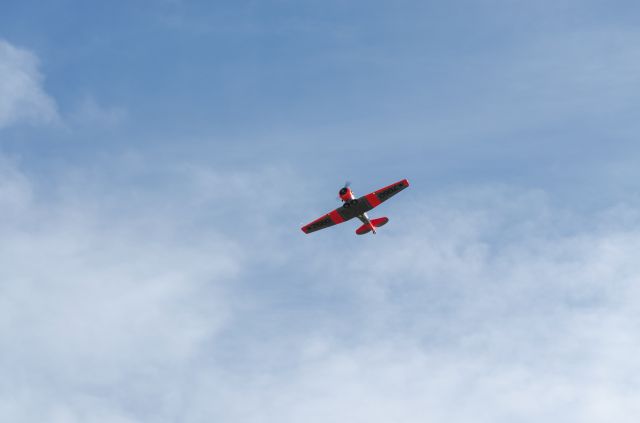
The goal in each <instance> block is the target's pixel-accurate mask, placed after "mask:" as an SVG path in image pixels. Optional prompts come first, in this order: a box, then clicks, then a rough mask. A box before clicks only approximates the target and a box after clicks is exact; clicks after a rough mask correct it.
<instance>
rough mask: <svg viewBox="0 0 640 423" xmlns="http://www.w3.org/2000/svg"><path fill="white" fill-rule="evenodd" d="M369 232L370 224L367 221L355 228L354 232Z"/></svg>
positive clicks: (362, 233)
mask: <svg viewBox="0 0 640 423" xmlns="http://www.w3.org/2000/svg"><path fill="white" fill-rule="evenodd" d="M369 232H371V225H369V224H368V223H365V224H364V225H362V226H360V227H359V228H358V229H356V233H357V234H358V235H364V234H368V233H369Z"/></svg>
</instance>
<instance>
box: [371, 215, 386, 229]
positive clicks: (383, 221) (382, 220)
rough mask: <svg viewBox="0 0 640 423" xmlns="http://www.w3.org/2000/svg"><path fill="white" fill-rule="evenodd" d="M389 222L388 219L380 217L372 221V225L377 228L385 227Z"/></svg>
mask: <svg viewBox="0 0 640 423" xmlns="http://www.w3.org/2000/svg"><path fill="white" fill-rule="evenodd" d="M388 221H389V218H388V217H379V218H377V219H371V224H372V225H373V226H375V227H376V228H379V227H380V226H384V225H385V224H386V223H387V222H388Z"/></svg>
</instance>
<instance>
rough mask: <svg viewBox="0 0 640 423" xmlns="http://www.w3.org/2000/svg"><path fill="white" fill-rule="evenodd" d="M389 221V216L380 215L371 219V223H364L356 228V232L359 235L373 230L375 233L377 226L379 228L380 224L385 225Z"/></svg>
mask: <svg viewBox="0 0 640 423" xmlns="http://www.w3.org/2000/svg"><path fill="white" fill-rule="evenodd" d="M388 221H389V218H387V217H379V218H377V219H371V221H370V222H371V224H369V223H365V224H364V225H362V226H360V227H359V228H358V229H356V234H358V235H364V234H367V233H369V232H371V231H373V233H374V234H375V233H376V230H375V228H379V227H380V226H383V225H385V224H386V223H387V222H388Z"/></svg>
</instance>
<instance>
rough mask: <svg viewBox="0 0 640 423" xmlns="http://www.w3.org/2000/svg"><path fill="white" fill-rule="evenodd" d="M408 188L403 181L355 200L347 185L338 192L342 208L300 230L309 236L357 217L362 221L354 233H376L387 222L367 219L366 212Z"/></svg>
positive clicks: (378, 219)
mask: <svg viewBox="0 0 640 423" xmlns="http://www.w3.org/2000/svg"><path fill="white" fill-rule="evenodd" d="M408 186H409V181H407V180H406V179H403V180H401V181H398V182H396V183H395V184H391V185H389V186H386V187H384V188H380V189H379V190H377V191H374V192H372V193H371V194H367V195H365V196H363V197H360V198H355V196H354V195H353V191H351V188H349V184H348V183H347V184H345V186H344V187H343V188H342V189H341V190H340V192H339V193H338V195H339V196H340V199H341V200H342V201H343V203H344V204H342V207H338V208H337V209H335V210H334V211H332V212H329V213H327V214H325V215H324V216H322V217H321V218H319V219H316V220H314V221H313V222H311V223H309V224H308V225H304V226H303V227H302V228H301V229H302V231H303V232H304V233H306V234H310V233H311V232H315V231H319V230H320V229H324V228H328V227H329V226H333V225H337V224H338V223H342V222H346V221H347V220H350V219H353V218H354V217H357V218H358V219H360V220H361V221H362V226H360V227H359V228H358V229H357V230H356V233H357V234H358V235H364V234H366V233H369V232H373V233H374V234H375V233H376V228H379V227H380V226H382V225H384V224H385V223H387V222H388V221H389V219H388V218H386V217H379V218H377V219H369V216H367V212H368V211H369V210H371V209H373V208H374V207H377V206H378V205H379V204H380V203H382V202H383V201H387V200H388V199H389V198H391V197H393V196H394V195H396V194H397V193H399V192H400V191H402V190H403V189H405V188H406V187H408Z"/></svg>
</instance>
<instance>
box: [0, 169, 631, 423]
mask: <svg viewBox="0 0 640 423" xmlns="http://www.w3.org/2000/svg"><path fill="white" fill-rule="evenodd" d="M110 162H111V168H107V167H105V168H102V169H101V170H99V171H96V170H95V168H93V169H91V170H89V169H75V170H73V172H69V173H68V174H65V175H61V174H57V175H55V176H54V177H53V178H47V179H46V181H45V180H40V179H39V178H37V177H36V176H34V175H30V174H27V173H25V172H24V171H22V170H21V169H20V168H19V167H17V166H16V164H15V163H13V162H12V161H11V160H8V159H5V160H4V161H3V162H2V164H1V166H0V170H1V172H2V175H3V180H4V181H5V182H4V185H2V186H0V190H2V192H3V193H5V194H6V195H3V196H2V197H3V198H6V199H7V201H6V204H5V207H2V208H0V210H1V211H0V217H1V219H0V237H1V239H2V243H1V244H0V292H1V295H0V343H1V345H0V347H1V349H2V351H3V354H2V358H1V359H0V371H1V372H2V374H3V378H2V380H1V381H0V418H1V419H2V420H7V421H15V422H31V421H59V422H62V423H67V422H77V421H89V422H107V421H108V422H112V421H116V422H128V423H129V422H147V421H154V422H157V421H160V422H163V421H176V420H180V421H184V422H202V421H246V422H276V421H277V422H294V421H296V422H297V421H301V420H304V421H309V422H312V423H313V422H316V421H317V422H320V421H327V420H331V421H338V422H347V421H349V422H353V421H356V422H358V421H367V422H383V421H385V422H386V421H406V422H418V421H425V420H430V421H469V420H472V419H473V420H474V421H480V422H500V421H505V422H506V421H513V420H514V419H515V420H518V421H532V422H533V421H540V420H545V421H563V422H567V421H568V422H597V421H602V420H604V419H607V418H612V417H613V418H614V419H615V420H616V421H621V422H626V421H631V419H632V417H630V416H635V415H637V412H638V411H639V410H638V406H637V401H635V398H634V395H633V393H634V392H636V391H637V383H636V380H638V377H637V376H638V373H639V372H640V367H639V366H638V364H637V360H636V355H637V354H635V351H637V349H638V348H640V337H639V336H638V335H637V333H636V332H637V331H636V330H635V322H636V321H637V318H638V313H637V311H636V307H635V305H636V304H637V301H638V299H639V298H638V296H639V295H640V291H639V290H638V289H637V287H636V285H637V284H636V281H637V277H638V275H639V274H640V267H639V265H638V264H637V260H636V258H635V253H634V252H635V251H637V250H638V247H639V246H640V232H639V231H638V230H637V229H635V227H636V226H637V223H639V222H640V215H639V214H638V213H637V211H636V210H637V208H635V207H632V205H627V206H626V207H625V206H622V205H620V206H618V207H615V208H611V209H607V210H603V211H601V212H597V213H593V214H589V215H587V214H584V213H583V212H579V211H575V210H571V209H561V208H558V206H555V205H553V204H552V202H551V201H550V199H549V198H548V196H547V195H546V194H545V193H544V192H543V191H521V190H518V189H516V188H513V187H496V186H488V187H475V188H469V189H466V190H460V191H449V192H446V193H441V194H439V195H431V196H430V197H429V198H421V197H420V195H419V193H418V192H417V191H415V192H410V191H407V194H406V195H405V194H404V193H403V194H402V197H397V198H398V200H397V201H396V206H392V205H388V206H387V205H386V204H385V205H384V206H383V207H385V208H386V210H385V209H380V211H381V212H382V211H388V212H389V213H391V222H390V224H389V225H387V226H385V228H384V230H383V231H381V232H380V233H379V234H378V235H376V236H370V237H355V236H354V235H353V234H352V230H351V229H353V228H351V229H350V228H348V227H337V228H335V231H333V232H328V233H326V232H325V233H318V234H315V235H318V236H315V237H311V236H305V235H304V234H302V233H301V232H300V231H299V226H298V224H297V223H298V222H296V221H295V217H296V216H297V212H296V211H295V209H296V208H298V207H300V208H304V207H305V206H306V205H307V204H306V203H305V200H304V199H302V198H301V199H300V203H295V205H292V203H291V196H288V195H287V194H288V193H291V192H302V191H303V188H304V186H305V182H304V179H303V178H301V177H299V175H295V174H292V173H291V172H292V171H291V170H288V169H286V168H282V167H278V168H262V169H260V168H258V169H252V170H242V169H234V170H232V171H223V170H219V169H214V168H211V167H207V166H195V165H193V164H190V163H187V164H182V163H175V162H172V163H158V162H146V161H144V158H142V157H127V158H124V159H123V158H114V159H113V160H111V161H110ZM295 176H298V177H295ZM149 181H152V183H149ZM287 184H288V185H287ZM45 188H46V189H45ZM278 189H280V191H278ZM45 192H46V195H44V194H43V193H45ZM261 199H264V201H257V200H261ZM394 200H395V199H394ZM390 204H391V203H390ZM401 205H403V207H400V206H401ZM245 206H246V207H245ZM392 210H393V211H392ZM345 225H349V223H347V224H345Z"/></svg>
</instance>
